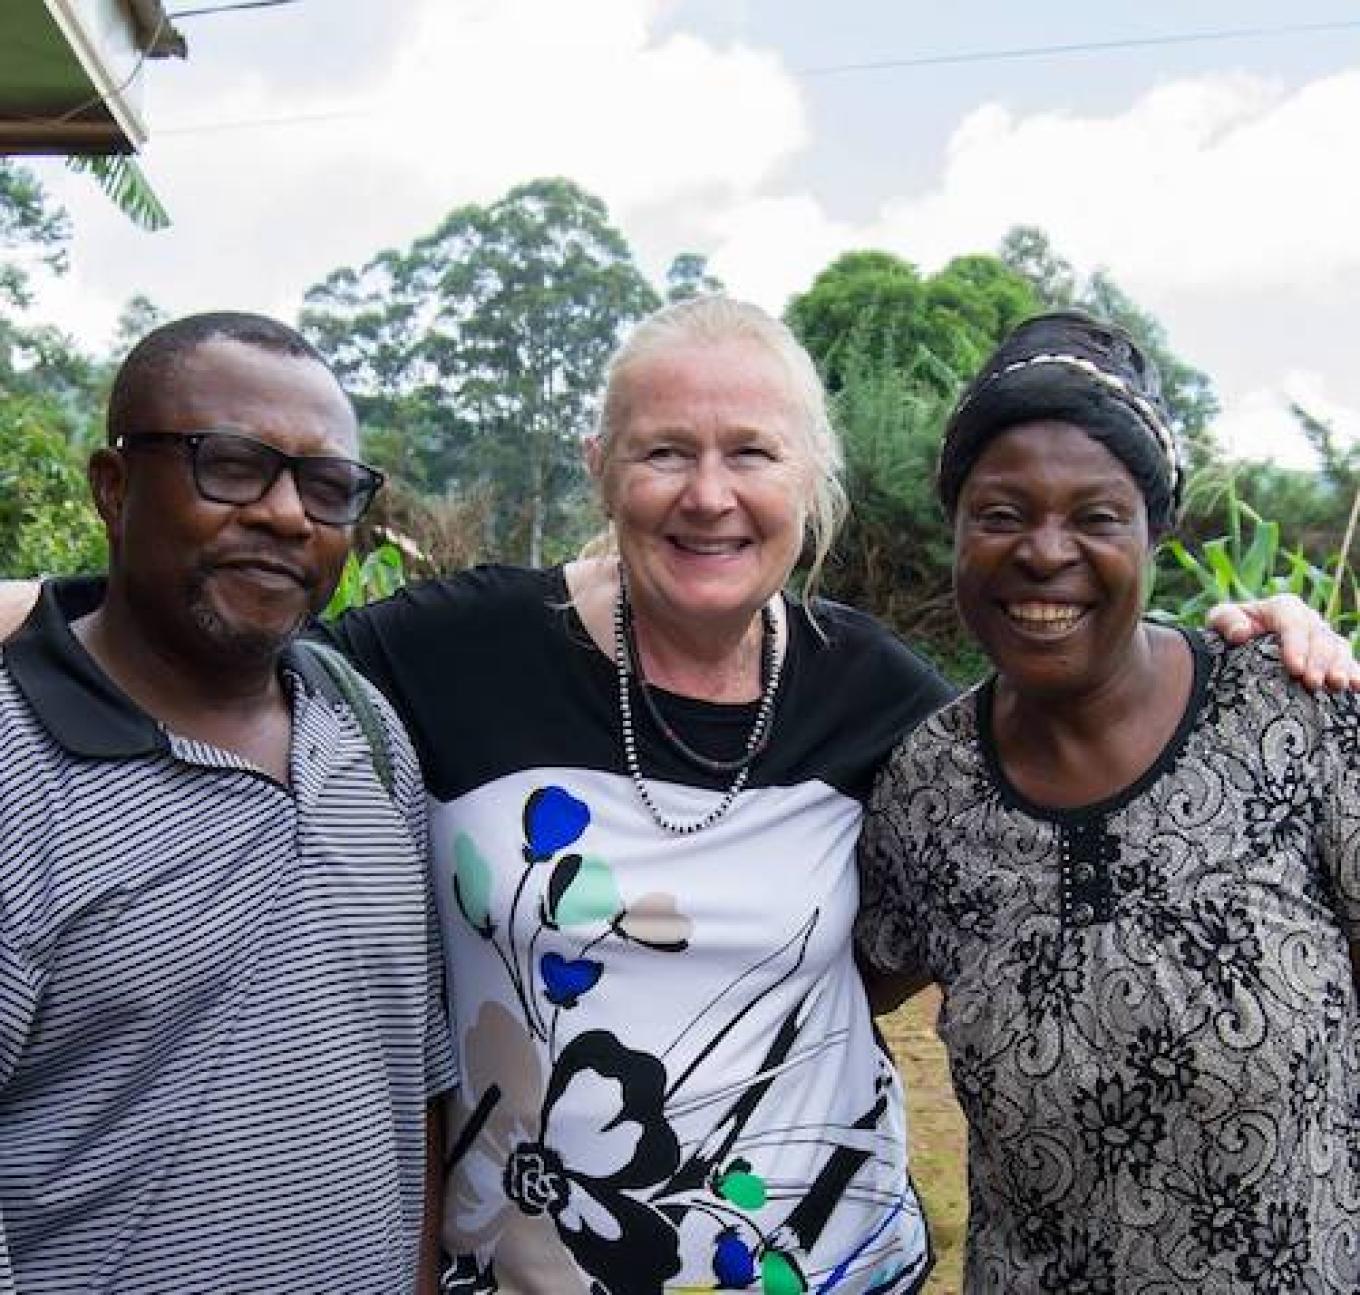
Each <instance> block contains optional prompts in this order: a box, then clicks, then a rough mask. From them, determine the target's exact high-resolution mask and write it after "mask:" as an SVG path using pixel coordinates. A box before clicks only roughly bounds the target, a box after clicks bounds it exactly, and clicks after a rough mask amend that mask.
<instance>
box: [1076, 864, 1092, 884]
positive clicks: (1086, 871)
mask: <svg viewBox="0 0 1360 1295" xmlns="http://www.w3.org/2000/svg"><path fill="white" fill-rule="evenodd" d="M1095 875H1096V870H1095V869H1094V868H1093V867H1091V865H1090V864H1089V863H1079V864H1077V866H1076V867H1075V868H1073V869H1072V880H1073V881H1075V882H1076V883H1077V885H1078V886H1089V885H1090V884H1091V878H1092V877H1094V876H1095Z"/></svg>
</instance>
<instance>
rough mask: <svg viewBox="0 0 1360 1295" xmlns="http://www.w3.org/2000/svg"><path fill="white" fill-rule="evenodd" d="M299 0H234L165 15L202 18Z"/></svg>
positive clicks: (274, 6) (266, 7) (178, 10)
mask: <svg viewBox="0 0 1360 1295" xmlns="http://www.w3.org/2000/svg"><path fill="white" fill-rule="evenodd" d="M298 2H299V0H234V2H233V3H231V4H216V5H204V6H203V7H202V8H199V9H177V10H175V12H174V13H172V14H169V15H167V16H168V17H169V18H171V19H172V20H176V21H178V20H179V19H181V18H203V17H205V16H206V15H208V14H215V13H231V12H232V11H233V10H235V9H273V8H276V7H277V6H278V5H285V4H297V3H298Z"/></svg>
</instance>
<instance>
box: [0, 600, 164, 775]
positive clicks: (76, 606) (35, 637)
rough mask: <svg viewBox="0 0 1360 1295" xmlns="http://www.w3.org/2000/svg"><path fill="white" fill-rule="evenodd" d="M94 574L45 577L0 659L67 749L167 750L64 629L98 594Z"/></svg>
mask: <svg viewBox="0 0 1360 1295" xmlns="http://www.w3.org/2000/svg"><path fill="white" fill-rule="evenodd" d="M105 586H106V582H105V580H104V578H103V577H102V576H77V577H72V578H69V579H61V580H45V581H44V582H43V586H42V592H41V593H40V594H39V595H38V603H37V606H35V607H34V608H33V610H32V612H31V613H29V617H28V619H27V620H26V621H25V622H24V623H23V625H22V627H21V628H20V629H19V631H18V632H17V633H16V634H15V635H14V637H13V638H11V639H10V640H9V642H7V643H6V644H5V664H6V665H7V666H8V667H9V671H10V674H11V675H12V676H13V678H14V682H15V685H16V686H17V687H18V689H19V691H20V692H21V693H22V694H23V695H24V697H25V698H26V699H27V701H28V704H29V705H30V706H32V707H33V711H34V713H35V714H36V715H37V716H38V719H39V720H41V721H42V724H43V727H44V728H46V729H47V731H48V732H49V733H50V734H51V735H52V737H53V738H54V739H55V740H56V741H57V742H58V743H59V744H60V745H61V746H62V747H64V748H65V749H66V751H68V752H69V753H70V754H71V755H74V756H83V757H86V758H89V759H95V760H125V759H131V758H133V757H136V756H142V755H154V754H156V753H157V752H161V751H168V750H169V749H170V741H169V738H167V736H166V734H165V731H164V730H163V729H162V728H161V726H160V725H159V724H157V723H156V721H155V720H154V719H152V718H151V716H150V715H148V714H147V713H146V712H145V711H143V710H141V709H140V708H139V707H138V706H137V705H136V704H135V703H134V702H133V701H132V699H131V698H130V697H129V696H128V695H127V694H126V693H124V692H123V691H122V690H121V689H120V688H119V687H118V686H117V685H116V684H115V683H114V682H113V680H111V679H110V678H109V677H108V675H106V674H105V673H104V672H103V671H102V670H101V669H100V668H99V667H98V666H97V665H96V664H95V662H94V659H93V658H92V657H91V656H90V654H89V653H88V652H86V651H85V649H84V648H83V647H82V646H81V645H80V643H79V642H78V641H77V639H76V636H75V635H74V634H72V633H71V622H72V621H73V620H79V619H80V618H81V617H82V616H87V615H89V613H90V612H92V611H94V610H95V609H96V608H98V606H99V605H100V604H101V603H102V602H103V601H104V590H105Z"/></svg>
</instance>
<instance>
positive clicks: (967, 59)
mask: <svg viewBox="0 0 1360 1295" xmlns="http://www.w3.org/2000/svg"><path fill="white" fill-rule="evenodd" d="M297 3H300V0H233V2H232V3H229V4H223V5H216V6H213V7H211V8H203V9H196V10H194V9H191V10H181V11H179V12H177V13H174V14H167V15H166V20H169V19H171V18H176V19H177V18H182V17H195V16H198V15H200V14H209V13H220V12H225V11H227V10H231V9H255V8H267V7H274V6H277V5H285V4H297ZM1356 30H1360V19H1354V20H1345V19H1343V20H1338V21H1335V22H1319V23H1287V24H1280V25H1277V26H1273V27H1234V28H1221V29H1218V30H1215V31H1198V32H1179V33H1171V34H1167V35H1163V36H1141V37H1140V36H1134V37H1125V38H1121V39H1117V40H1106V41H1079V42H1070V43H1066V44H1054V45H1028V46H1020V47H1016V48H1011V49H998V50H968V51H962V52H959V53H952V54H923V55H918V56H913V57H910V58H900V59H882V60H877V61H872V62H858V63H832V64H827V65H824V66H820V67H810V68H801V69H797V70H795V71H794V73H793V75H795V76H799V77H819V76H833V75H839V74H842V73H849V72H879V71H890V70H893V69H896V68H913V67H942V66H948V65H951V64H954V65H957V64H969V63H992V62H1004V61H1007V60H1016V59H1025V58H1043V57H1050V56H1055V55H1056V56H1062V55H1069V54H1090V53H1103V52H1108V51H1112V50H1121V49H1147V48H1152V47H1157V46H1166V45H1189V44H1203V43H1207V42H1211V41H1224V40H1250V39H1260V38H1262V37H1268V36H1297V35H1309V34H1319V33H1323V32H1337V31H1356ZM145 57H146V56H145V54H143V56H142V59H140V60H139V61H138V63H137V66H136V67H134V68H133V70H132V73H131V74H130V75H129V76H128V78H127V80H126V81H124V83H123V84H122V85H120V86H119V87H118V89H117V90H116V91H115V93H121V91H122V90H123V89H125V88H126V87H127V85H128V84H130V83H131V81H132V79H133V77H135V76H136V75H137V73H138V72H139V71H140V70H141V66H142V63H143V62H144V61H145ZM99 102H100V100H99V99H94V100H91V101H90V103H88V104H82V105H80V106H79V107H77V108H75V109H72V113H71V114H68V116H69V115H74V114H77V113H80V112H84V111H86V110H87V109H88V108H90V107H93V106H95V105H96V104H98V103H99ZM379 107H381V105H365V106H358V107H355V108H351V109H339V110H336V111H332V112H320V113H298V114H295V115H289V116H282V117H262V118H258V119H253V120H246V121H234V122H207V123H203V124H200V125H189V126H163V127H161V128H160V130H159V131H158V132H157V134H159V135H163V136H164V135H193V134H207V133H212V132H217V131H227V130H250V129H255V128H259V127H266V126H291V125H298V124H305V123H308V122H317V121H330V120H335V119H338V118H345V117H362V116H367V115H369V114H370V113H372V112H374V111H375V110H376V109H377V108H379ZM62 120H65V118H63V119H62Z"/></svg>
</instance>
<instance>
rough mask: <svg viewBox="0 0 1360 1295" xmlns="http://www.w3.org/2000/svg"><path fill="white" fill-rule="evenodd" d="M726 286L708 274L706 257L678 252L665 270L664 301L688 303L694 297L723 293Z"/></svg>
mask: <svg viewBox="0 0 1360 1295" xmlns="http://www.w3.org/2000/svg"><path fill="white" fill-rule="evenodd" d="M726 290H727V285H726V284H725V283H723V281H722V280H721V279H720V278H718V276H717V275H716V274H710V273H709V272H708V257H706V256H703V255H701V254H700V253H698V252H680V253H678V254H677V255H676V256H675V257H674V258H673V259H672V260H671V263H670V266H669V268H668V269H667V270H666V300H667V301H668V302H676V301H689V300H691V299H692V298H694V297H707V296H712V295H713V294H714V293H720V292H725V291H726Z"/></svg>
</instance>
